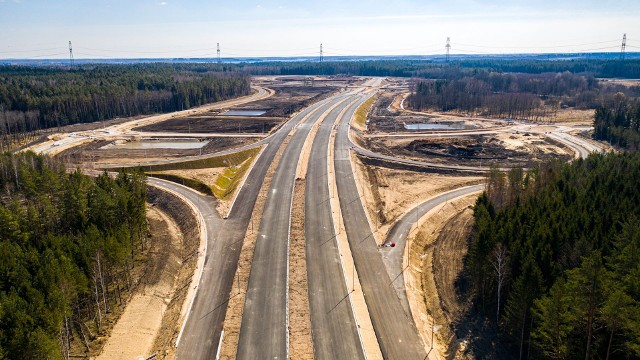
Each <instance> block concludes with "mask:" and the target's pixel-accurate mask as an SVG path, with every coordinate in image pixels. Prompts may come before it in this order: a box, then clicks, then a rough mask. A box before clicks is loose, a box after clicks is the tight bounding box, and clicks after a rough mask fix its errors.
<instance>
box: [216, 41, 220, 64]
mask: <svg viewBox="0 0 640 360" xmlns="http://www.w3.org/2000/svg"><path fill="white" fill-rule="evenodd" d="M216 45H217V46H218V64H220V43H217V44H216Z"/></svg>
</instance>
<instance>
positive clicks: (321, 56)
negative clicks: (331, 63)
mask: <svg viewBox="0 0 640 360" xmlns="http://www.w3.org/2000/svg"><path fill="white" fill-rule="evenodd" d="M323 61H324V51H323V50H322V43H320V62H323Z"/></svg>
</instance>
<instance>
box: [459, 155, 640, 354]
mask: <svg viewBox="0 0 640 360" xmlns="http://www.w3.org/2000/svg"><path fill="white" fill-rule="evenodd" d="M638 179H640V154H638V153H636V154H633V155H632V154H628V153H624V154H613V153H610V154H607V155H591V156H590V157H589V158H587V159H585V160H577V161H575V162H573V163H571V164H562V163H559V162H555V163H550V164H546V165H543V166H541V167H539V168H537V169H535V170H534V171H532V172H530V173H527V174H525V173H524V172H523V171H522V170H512V171H511V172H509V173H508V174H504V173H501V172H500V171H498V170H494V171H492V172H491V174H490V175H489V176H488V187H487V191H486V192H485V193H484V194H483V195H482V196H481V197H480V198H479V199H478V201H477V203H476V206H475V212H474V217H475V229H474V235H473V236H472V240H471V244H470V249H469V254H468V256H467V260H466V269H467V273H468V277H469V280H470V281H469V283H470V284H471V286H472V288H473V294H474V296H475V303H474V305H475V309H476V310H477V311H478V312H479V313H481V314H483V315H484V316H485V317H486V318H487V319H488V321H490V322H491V323H493V325H494V326H495V327H496V328H497V329H498V331H499V333H500V336H501V338H502V340H503V343H505V344H506V345H507V347H508V348H510V349H511V351H512V354H513V355H514V357H515V358H531V359H534V358H548V359H585V358H587V359H592V358H594V359H605V358H607V359H614V358H615V359H637V358H640V186H638Z"/></svg>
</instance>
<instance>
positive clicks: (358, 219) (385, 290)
mask: <svg viewBox="0 0 640 360" xmlns="http://www.w3.org/2000/svg"><path fill="white" fill-rule="evenodd" d="M354 111H355V108H353V107H352V108H351V109H349V111H347V113H346V114H345V116H344V117H343V118H342V119H341V120H340V124H339V126H338V130H337V134H336V142H335V159H334V165H335V169H336V182H337V185H338V194H339V198H340V209H341V211H342V214H343V218H344V224H345V228H346V232H347V237H348V240H349V245H350V247H351V253H352V255H353V258H354V261H355V265H356V269H357V271H358V277H359V278H360V284H361V286H362V290H363V293H364V298H365V301H366V303H367V307H368V310H369V315H370V316H371V321H372V323H373V327H374V329H375V332H376V337H377V338H378V343H379V344H380V350H381V351H382V355H383V356H384V357H385V358H387V359H410V360H412V359H420V360H422V359H424V358H425V357H426V355H427V353H426V351H425V349H424V346H423V344H422V340H421V339H420V336H419V335H418V331H417V329H416V327H415V325H414V322H413V319H412V318H411V317H409V316H407V314H406V313H405V311H404V310H403V307H402V304H401V303H400V299H399V298H398V296H397V295H396V292H395V290H394V289H393V287H392V286H390V284H391V278H390V277H389V275H388V274H387V272H386V270H385V266H384V263H383V261H382V257H381V256H380V253H379V251H378V246H377V245H376V243H375V240H374V239H373V237H372V231H371V227H370V224H369V222H368V220H367V217H366V215H365V210H364V208H363V205H362V202H361V201H360V200H359V199H358V197H359V195H358V190H357V187H356V180H355V177H354V173H353V170H352V168H351V161H350V160H349V159H350V158H349V152H350V148H351V142H350V141H349V138H348V133H349V121H350V119H351V117H352V115H353V112H354Z"/></svg>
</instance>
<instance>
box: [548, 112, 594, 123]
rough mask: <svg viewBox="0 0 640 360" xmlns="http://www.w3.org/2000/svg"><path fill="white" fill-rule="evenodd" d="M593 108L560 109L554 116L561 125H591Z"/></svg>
mask: <svg viewBox="0 0 640 360" xmlns="http://www.w3.org/2000/svg"><path fill="white" fill-rule="evenodd" d="M594 115H595V110H579V109H571V108H570V109H562V110H560V111H558V114H557V116H556V118H555V122H556V123H561V124H562V125H570V124H571V125H589V126H591V125H593V116H594Z"/></svg>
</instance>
